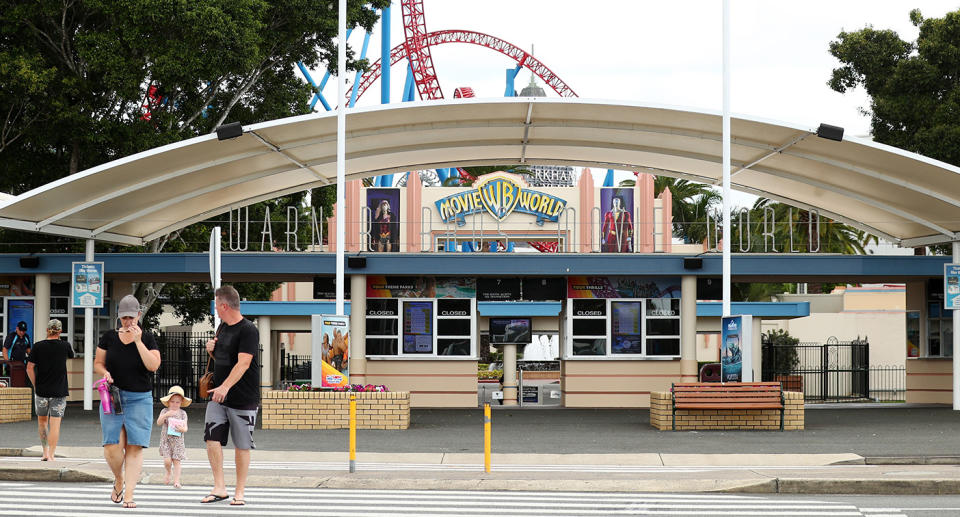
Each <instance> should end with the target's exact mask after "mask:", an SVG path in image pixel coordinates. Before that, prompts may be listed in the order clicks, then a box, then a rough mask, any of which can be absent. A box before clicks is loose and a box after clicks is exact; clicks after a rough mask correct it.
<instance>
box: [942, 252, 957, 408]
mask: <svg viewBox="0 0 960 517" xmlns="http://www.w3.org/2000/svg"><path fill="white" fill-rule="evenodd" d="M953 263H954V264H960V242H954V243H953ZM944 294H946V292H944ZM953 410H954V411H960V310H955V311H953Z"/></svg>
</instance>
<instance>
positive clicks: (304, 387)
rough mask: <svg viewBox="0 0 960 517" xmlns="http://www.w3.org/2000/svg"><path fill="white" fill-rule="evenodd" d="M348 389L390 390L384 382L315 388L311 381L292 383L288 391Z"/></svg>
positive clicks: (351, 390) (360, 390)
mask: <svg viewBox="0 0 960 517" xmlns="http://www.w3.org/2000/svg"><path fill="white" fill-rule="evenodd" d="M324 390H328V391H348V392H366V391H374V392H385V391H390V390H388V389H387V387H386V386H384V385H383V384H348V385H347V386H336V387H333V388H314V387H313V386H311V385H310V384H309V383H307V384H291V385H290V386H289V387H288V388H287V391H324Z"/></svg>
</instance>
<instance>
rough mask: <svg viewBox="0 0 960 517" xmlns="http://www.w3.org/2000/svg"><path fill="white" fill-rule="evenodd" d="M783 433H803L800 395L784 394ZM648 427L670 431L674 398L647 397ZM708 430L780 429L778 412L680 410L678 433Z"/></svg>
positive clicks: (666, 395)
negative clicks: (648, 405)
mask: <svg viewBox="0 0 960 517" xmlns="http://www.w3.org/2000/svg"><path fill="white" fill-rule="evenodd" d="M783 399H784V412H783V429H784V431H801V430H803V425H804V422H803V393H799V392H795V391H785V392H783ZM650 425H652V426H653V427H655V428H657V429H659V430H661V431H670V430H672V426H673V396H672V394H671V393H670V392H668V391H658V392H652V393H650ZM709 429H747V430H750V429H755V430H766V429H773V430H779V429H780V411H779V410H777V409H680V410H677V427H676V430H677V431H692V430H709Z"/></svg>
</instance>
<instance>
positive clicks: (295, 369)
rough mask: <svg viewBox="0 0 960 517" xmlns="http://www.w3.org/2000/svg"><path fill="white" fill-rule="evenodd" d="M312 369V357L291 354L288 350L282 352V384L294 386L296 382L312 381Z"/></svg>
mask: <svg viewBox="0 0 960 517" xmlns="http://www.w3.org/2000/svg"><path fill="white" fill-rule="evenodd" d="M312 367H313V361H312V357H311V356H309V355H297V354H291V353H288V352H287V351H286V350H280V382H281V383H282V384H292V383H293V382H294V381H299V380H304V379H310V378H311V376H312V372H311V368H312ZM308 382H309V381H308Z"/></svg>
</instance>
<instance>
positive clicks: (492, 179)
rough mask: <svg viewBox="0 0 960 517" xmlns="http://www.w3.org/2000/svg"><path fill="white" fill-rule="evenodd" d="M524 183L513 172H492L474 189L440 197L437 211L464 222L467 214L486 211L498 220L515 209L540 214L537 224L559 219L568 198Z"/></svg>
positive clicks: (448, 218) (452, 219)
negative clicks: (547, 192) (529, 187)
mask: <svg viewBox="0 0 960 517" xmlns="http://www.w3.org/2000/svg"><path fill="white" fill-rule="evenodd" d="M524 186H525V185H524V184H523V183H521V181H519V180H518V179H517V178H516V177H515V176H514V175H512V174H507V173H494V174H489V175H486V176H483V177H482V178H481V179H480V180H479V181H478V183H477V185H476V189H475V190H472V191H467V192H460V193H457V194H453V195H452V196H447V197H445V198H442V199H439V200H437V202H436V205H437V212H439V213H440V219H441V220H442V221H443V222H444V223H449V222H451V221H454V220H456V221H457V224H458V225H463V224H465V223H464V221H463V217H464V216H466V215H471V214H477V213H480V212H483V211H486V212H487V213H489V214H490V215H491V216H493V217H494V218H495V219H496V220H498V221H503V220H504V219H506V218H507V216H509V215H510V214H511V213H512V212H520V213H524V214H531V215H535V216H537V224H538V225H543V222H544V221H550V222H552V223H555V222H557V220H558V219H559V217H560V214H561V213H562V212H563V209H564V208H566V206H567V201H566V200H565V199H561V198H559V197H556V196H551V195H550V194H545V193H543V192H538V191H536V190H530V189H528V188H524Z"/></svg>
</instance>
